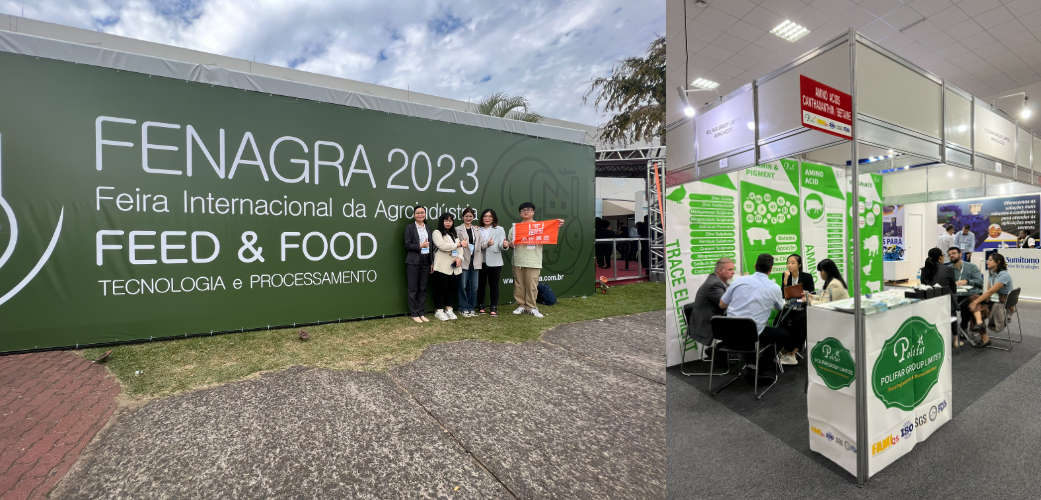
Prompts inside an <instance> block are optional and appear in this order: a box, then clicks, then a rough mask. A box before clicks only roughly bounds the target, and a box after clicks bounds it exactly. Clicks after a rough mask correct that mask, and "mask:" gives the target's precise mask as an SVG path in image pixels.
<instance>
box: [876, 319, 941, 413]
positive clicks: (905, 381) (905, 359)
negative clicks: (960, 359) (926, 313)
mask: <svg viewBox="0 0 1041 500" xmlns="http://www.w3.org/2000/svg"><path fill="white" fill-rule="evenodd" d="M945 351H946V347H945V345H944V341H943V337H942V336H941V334H940V332H939V330H937V328H936V325H935V324H933V323H930V322H928V321H926V320H924V319H922V318H920V317H918V316H913V317H911V318H909V319H908V320H907V321H904V323H903V324H902V325H900V328H899V329H898V330H897V331H896V333H895V334H894V335H893V336H892V337H890V338H889V339H888V340H886V342H885V344H883V345H882V351H881V353H879V356H878V359H876V360H875V366H874V369H873V370H872V371H871V389H872V391H874V393H875V397H877V398H878V399H879V400H880V401H882V404H884V405H885V406H886V408H899V409H901V410H905V411H911V410H914V409H915V407H916V406H918V404H919V403H921V402H922V401H923V400H925V397H926V396H927V395H928V394H929V390H931V389H932V388H933V386H934V385H936V384H937V382H938V381H939V380H940V368H941V367H942V366H943V358H944V353H945Z"/></svg>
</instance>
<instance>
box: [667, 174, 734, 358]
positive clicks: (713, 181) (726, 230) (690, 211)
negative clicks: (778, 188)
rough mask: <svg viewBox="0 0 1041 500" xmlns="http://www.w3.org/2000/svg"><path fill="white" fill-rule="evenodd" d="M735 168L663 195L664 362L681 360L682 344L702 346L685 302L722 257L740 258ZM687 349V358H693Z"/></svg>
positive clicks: (695, 291)
mask: <svg viewBox="0 0 1041 500" xmlns="http://www.w3.org/2000/svg"><path fill="white" fill-rule="evenodd" d="M737 177H738V174H737V173H731V174H724V175H716V176H713V177H709V178H707V179H705V180H703V181H699V182H690V183H687V184H681V185H679V186H676V187H674V188H672V190H671V191H668V192H667V193H666V196H665V224H666V226H665V256H666V265H667V266H668V271H667V276H668V279H667V283H666V293H667V297H668V300H666V304H665V309H666V311H665V312H666V317H667V318H668V320H667V321H666V323H665V324H666V329H665V330H666V363H667V365H668V366H672V365H675V364H679V363H680V360H681V359H682V352H683V350H687V351H692V350H694V349H698V347H699V346H698V345H696V343H695V342H692V341H689V339H688V338H687V336H686V333H687V318H685V317H683V306H684V305H685V304H687V303H689V302H691V301H693V300H694V297H695V295H696V294H697V291H698V288H699V287H700V286H701V285H702V283H704V282H705V279H706V278H707V277H708V275H709V274H710V273H712V272H714V271H715V265H716V261H717V260H719V258H721V257H728V258H730V259H732V260H733V261H734V263H735V265H739V264H740V260H739V258H738V257H739V253H738V251H739V247H738V231H739V228H740V227H741V225H740V223H739V220H738V212H739V210H740V208H739V207H738V202H739V200H738V196H739V192H738V189H737V186H736V183H735V181H736V179H737ZM694 357H695V356H692V355H691V354H690V353H688V358H689V359H693V358H694Z"/></svg>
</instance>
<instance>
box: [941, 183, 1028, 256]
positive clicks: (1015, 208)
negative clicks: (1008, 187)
mask: <svg viewBox="0 0 1041 500" xmlns="http://www.w3.org/2000/svg"><path fill="white" fill-rule="evenodd" d="M1038 207H1039V196H1038V195H1036V194H1028V195H1018V196H1001V197H997V198H980V199H974V200H958V201H953V200H952V201H944V202H940V203H937V205H936V225H937V231H939V233H942V232H943V227H944V226H945V225H947V224H953V225H954V228H955V233H957V232H958V231H961V230H962V228H963V227H965V225H966V224H968V225H969V231H972V233H973V234H975V235H976V248H975V250H977V251H982V250H986V249H988V248H1014V247H1015V246H1016V242H1017V238H1018V235H1019V230H1020V229H1026V230H1028V231H1030V234H1031V236H1033V237H1034V238H1035V239H1037V238H1038V229H1039V227H1038V215H1039V212H1038ZM939 233H938V234H939Z"/></svg>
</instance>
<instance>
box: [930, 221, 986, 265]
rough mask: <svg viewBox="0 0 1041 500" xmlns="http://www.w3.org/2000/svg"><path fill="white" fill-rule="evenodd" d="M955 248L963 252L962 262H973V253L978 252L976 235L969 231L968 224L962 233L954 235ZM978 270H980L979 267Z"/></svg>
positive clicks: (962, 229)
mask: <svg viewBox="0 0 1041 500" xmlns="http://www.w3.org/2000/svg"><path fill="white" fill-rule="evenodd" d="M954 246H956V247H958V250H960V251H961V259H962V260H964V261H965V262H969V261H970V260H972V258H971V257H972V252H973V251H974V250H976V233H973V232H972V231H969V225H968V224H966V225H965V226H963V227H962V228H961V232H959V233H957V234H955V235H954ZM940 250H943V249H942V248H941V249H940ZM977 269H979V268H978V267H977Z"/></svg>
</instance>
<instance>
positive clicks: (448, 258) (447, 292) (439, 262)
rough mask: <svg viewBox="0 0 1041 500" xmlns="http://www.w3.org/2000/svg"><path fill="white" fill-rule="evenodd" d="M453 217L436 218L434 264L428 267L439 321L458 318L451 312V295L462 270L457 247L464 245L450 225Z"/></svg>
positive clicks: (453, 294)
mask: <svg viewBox="0 0 1041 500" xmlns="http://www.w3.org/2000/svg"><path fill="white" fill-rule="evenodd" d="M454 222H455V219H454V218H453V217H452V214H450V213H446V214H444V215H442V216H441V217H440V218H439V219H437V230H436V231H434V247H435V248H437V253H435V254H434V265H433V266H432V267H431V269H430V273H431V274H430V285H431V288H432V291H433V295H434V307H435V308H436V309H437V311H436V312H435V313H434V317H435V318H437V319H439V320H441V321H448V320H450V319H459V318H458V317H456V315H455V313H454V312H452V297H454V296H455V294H456V289H457V288H458V287H459V275H460V274H461V273H462V272H463V269H462V257H460V255H461V252H460V251H459V249H460V248H461V247H462V246H463V245H464V243H463V241H462V240H461V239H459V238H458V237H457V235H456V232H455V230H454V229H452V225H453V223H454Z"/></svg>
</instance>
